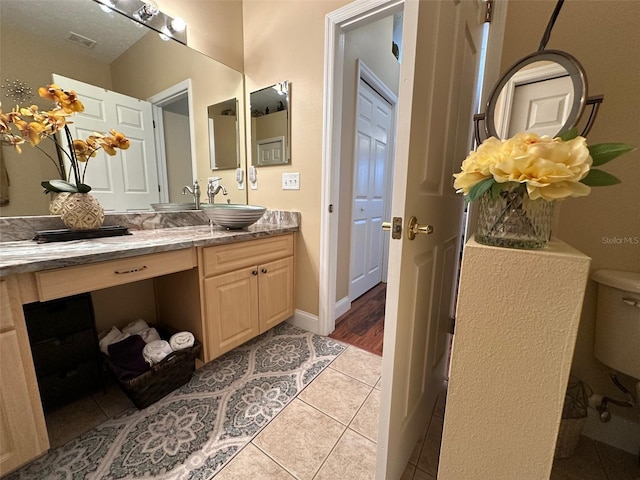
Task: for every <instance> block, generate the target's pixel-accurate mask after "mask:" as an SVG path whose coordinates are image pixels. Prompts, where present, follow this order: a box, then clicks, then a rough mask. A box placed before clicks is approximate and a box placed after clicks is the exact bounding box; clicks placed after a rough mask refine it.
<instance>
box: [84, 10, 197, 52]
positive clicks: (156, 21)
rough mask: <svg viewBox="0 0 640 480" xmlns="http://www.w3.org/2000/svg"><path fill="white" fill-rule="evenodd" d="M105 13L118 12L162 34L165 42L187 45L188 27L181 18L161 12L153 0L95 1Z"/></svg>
mask: <svg viewBox="0 0 640 480" xmlns="http://www.w3.org/2000/svg"><path fill="white" fill-rule="evenodd" d="M94 1H95V2H96V3H98V4H99V5H100V8H101V9H102V10H104V11H105V12H112V11H114V12H118V13H120V14H122V15H124V16H125V17H128V18H130V19H131V20H133V21H134V22H135V23H136V24H138V25H146V26H147V27H149V28H151V29H153V30H155V31H156V32H158V33H159V34H160V38H162V39H163V40H167V41H168V40H170V39H174V40H177V41H178V42H180V43H182V44H184V45H186V44H187V32H186V29H187V25H186V23H185V21H184V20H183V19H182V18H180V17H176V18H173V17H170V16H169V15H166V14H165V13H163V12H161V11H160V9H159V8H158V5H157V4H156V3H155V2H154V1H153V0H94Z"/></svg>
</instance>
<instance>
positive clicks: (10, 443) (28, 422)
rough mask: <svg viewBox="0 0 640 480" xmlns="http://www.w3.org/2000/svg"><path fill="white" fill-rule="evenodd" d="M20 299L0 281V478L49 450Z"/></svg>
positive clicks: (11, 283) (13, 286)
mask: <svg viewBox="0 0 640 480" xmlns="http://www.w3.org/2000/svg"><path fill="white" fill-rule="evenodd" d="M19 299H20V295H19V292H18V289H17V285H16V284H15V282H14V279H13V278H11V277H9V278H3V279H1V280H0V317H1V318H2V322H0V332H1V333H0V385H1V386H2V388H1V389H0V476H2V475H4V474H6V473H8V472H10V471H11V470H14V469H16V468H17V467H19V466H21V465H23V464H25V463H27V462H28V461H30V460H32V459H34V458H35V457H37V456H38V455H40V454H41V453H42V452H44V451H45V450H46V449H47V448H49V442H48V438H47V430H46V425H45V422H44V414H43V412H42V406H41V404H40V396H39V395H38V384H37V383H36V376H35V370H34V368H33V361H32V360H31V354H30V352H29V340H28V338H27V329H26V325H25V323H24V315H23V314H22V305H21V302H20V300H19Z"/></svg>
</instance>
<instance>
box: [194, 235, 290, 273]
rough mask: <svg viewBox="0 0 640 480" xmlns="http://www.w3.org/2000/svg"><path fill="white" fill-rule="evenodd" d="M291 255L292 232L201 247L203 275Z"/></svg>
mask: <svg viewBox="0 0 640 480" xmlns="http://www.w3.org/2000/svg"><path fill="white" fill-rule="evenodd" d="M291 255H293V234H286V235H280V236H277V237H270V238H263V239H260V240H251V241H248V242H240V243H232V244H229V245H218V246H215V247H205V248H203V249H202V265H203V274H204V276H205V277H210V276H212V275H219V274H221V273H227V272H232V271H234V270H238V269H241V268H245V267H250V266H252V265H258V264H260V263H265V262H270V261H272V260H277V259H279V258H284V257H289V256H291Z"/></svg>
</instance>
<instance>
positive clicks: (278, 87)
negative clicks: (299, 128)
mask: <svg viewBox="0 0 640 480" xmlns="http://www.w3.org/2000/svg"><path fill="white" fill-rule="evenodd" d="M289 87H290V85H289V82H286V81H284V82H280V83H277V84H275V85H271V86H269V87H267V88H263V89H261V90H258V91H255V92H251V94H250V95H249V102H250V103H251V164H252V165H254V166H256V167H266V166H270V165H288V164H290V163H291V154H290V152H291V143H290V142H291V123H290V122H291V118H290V117H291V116H290V114H289V111H290V106H291V105H290V96H289V90H290V88H289Z"/></svg>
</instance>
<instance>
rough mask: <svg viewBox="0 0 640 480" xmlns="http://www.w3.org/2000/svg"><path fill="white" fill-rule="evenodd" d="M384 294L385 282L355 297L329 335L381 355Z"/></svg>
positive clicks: (385, 292)
mask: <svg viewBox="0 0 640 480" xmlns="http://www.w3.org/2000/svg"><path fill="white" fill-rule="evenodd" d="M386 295H387V284H386V283H379V284H378V285H376V286H375V287H373V288H372V289H371V290H369V291H368V292H366V293H365V294H364V295H362V296H361V297H359V298H357V299H356V300H355V301H354V302H353V303H352V304H351V309H350V310H349V311H348V312H347V313H345V314H344V315H342V316H341V317H340V318H338V319H337V320H336V329H335V330H334V331H333V333H332V334H331V335H329V336H330V337H331V338H335V339H336V340H340V341H343V342H345V343H348V344H350V345H355V346H356V347H359V348H361V349H363V350H366V351H368V352H371V353H375V354H377V355H382V342H383V339H384V306H385V298H386Z"/></svg>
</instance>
